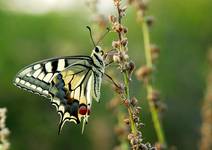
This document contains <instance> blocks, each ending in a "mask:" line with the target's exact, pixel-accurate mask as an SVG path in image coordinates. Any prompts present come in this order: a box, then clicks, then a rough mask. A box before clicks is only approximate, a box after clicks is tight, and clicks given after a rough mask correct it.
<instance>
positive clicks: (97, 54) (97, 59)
mask: <svg viewBox="0 0 212 150" xmlns="http://www.w3.org/2000/svg"><path fill="white" fill-rule="evenodd" d="M103 55H104V51H103V50H102V48H101V47H100V46H95V48H94V49H93V51H92V53H91V58H92V59H93V62H94V64H95V65H97V66H99V67H103V66H104V61H103Z"/></svg>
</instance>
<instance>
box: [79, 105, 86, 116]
mask: <svg viewBox="0 0 212 150" xmlns="http://www.w3.org/2000/svg"><path fill="white" fill-rule="evenodd" d="M86 113H87V107H86V106H84V105H82V106H80V108H79V114H80V115H86Z"/></svg>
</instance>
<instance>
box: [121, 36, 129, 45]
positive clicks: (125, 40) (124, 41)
mask: <svg viewBox="0 0 212 150" xmlns="http://www.w3.org/2000/svg"><path fill="white" fill-rule="evenodd" d="M127 44H128V39H127V38H124V39H122V41H121V45H122V46H124V47H127Z"/></svg>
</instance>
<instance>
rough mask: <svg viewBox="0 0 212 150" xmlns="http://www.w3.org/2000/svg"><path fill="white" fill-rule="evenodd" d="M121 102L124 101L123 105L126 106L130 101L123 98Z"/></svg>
mask: <svg viewBox="0 0 212 150" xmlns="http://www.w3.org/2000/svg"><path fill="white" fill-rule="evenodd" d="M123 102H124V105H125V106H126V107H129V104H130V103H129V100H128V99H125V100H124V101H123Z"/></svg>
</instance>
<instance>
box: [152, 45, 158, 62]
mask: <svg viewBox="0 0 212 150" xmlns="http://www.w3.org/2000/svg"><path fill="white" fill-rule="evenodd" d="M150 49H151V55H152V60H153V61H154V60H156V59H157V58H158V57H159V54H160V49H159V48H158V47H157V45H155V44H151V45H150Z"/></svg>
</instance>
